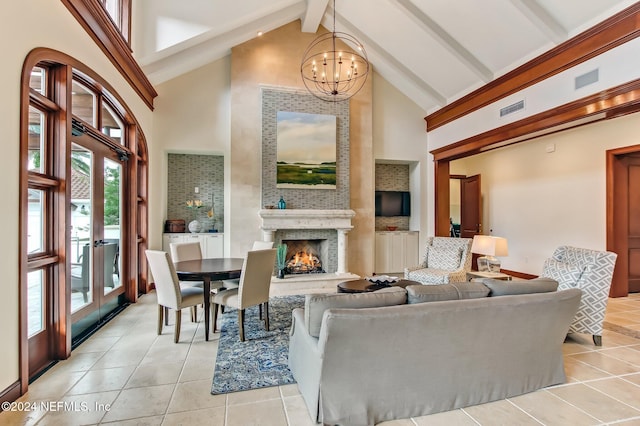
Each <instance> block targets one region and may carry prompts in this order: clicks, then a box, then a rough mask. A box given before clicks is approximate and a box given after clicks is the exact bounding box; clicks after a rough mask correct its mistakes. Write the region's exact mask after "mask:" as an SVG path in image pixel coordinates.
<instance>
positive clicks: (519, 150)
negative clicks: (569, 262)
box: [451, 114, 640, 275]
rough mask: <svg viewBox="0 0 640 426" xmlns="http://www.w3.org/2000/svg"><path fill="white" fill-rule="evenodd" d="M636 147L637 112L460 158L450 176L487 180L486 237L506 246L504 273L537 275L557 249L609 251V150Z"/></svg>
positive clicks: (484, 184) (639, 137) (639, 132)
mask: <svg viewBox="0 0 640 426" xmlns="http://www.w3.org/2000/svg"><path fill="white" fill-rule="evenodd" d="M637 144H640V115H639V114H633V115H628V116H625V117H621V118H617V119H613V120H609V121H604V122H600V123H595V124H590V125H585V126H582V127H578V128H574V129H571V130H567V131H564V132H560V133H556V134H553V135H549V136H545V137H541V138H537V139H535V140H532V141H528V142H522V143H520V144H518V145H513V146H511V147H507V148H503V149H499V150H496V151H491V152H488V153H485V154H480V155H476V156H474V157H470V158H468V159H464V160H458V161H455V162H452V163H451V165H452V167H451V173H453V174H466V175H473V174H476V173H480V174H481V175H482V200H483V216H484V230H485V233H489V231H492V232H491V234H493V235H496V236H501V237H506V238H507V239H508V242H509V256H508V257H505V258H503V259H502V267H503V268H504V269H509V270H514V271H520V272H526V273H531V274H536V275H537V274H539V273H540V272H541V271H542V265H543V262H544V260H545V259H546V258H548V257H549V256H550V255H551V254H552V253H553V250H554V249H555V248H556V247H557V246H559V245H565V244H567V245H574V246H578V247H585V248H591V249H597V250H603V249H606V199H605V196H606V173H605V171H606V164H605V152H606V150H608V149H613V148H618V147H623V146H630V145H637ZM547 150H554V151H553V152H547Z"/></svg>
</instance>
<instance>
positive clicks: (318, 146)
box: [276, 111, 336, 189]
mask: <svg viewBox="0 0 640 426" xmlns="http://www.w3.org/2000/svg"><path fill="white" fill-rule="evenodd" d="M277 122H278V123H277V132H278V136H277V145H278V152H277V178H276V187H277V188H305V189H336V117H335V116H334V115H326V114H306V113H302V112H287V111H278V113H277Z"/></svg>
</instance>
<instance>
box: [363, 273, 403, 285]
mask: <svg viewBox="0 0 640 426" xmlns="http://www.w3.org/2000/svg"><path fill="white" fill-rule="evenodd" d="M365 279H366V280H367V281H370V282H372V283H374V284H381V285H391V284H393V283H395V282H398V281H399V280H400V278H398V277H390V276H388V275H374V276H372V277H366V278H365Z"/></svg>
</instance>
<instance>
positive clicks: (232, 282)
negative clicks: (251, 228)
mask: <svg viewBox="0 0 640 426" xmlns="http://www.w3.org/2000/svg"><path fill="white" fill-rule="evenodd" d="M270 248H273V241H254V242H253V247H251V250H267V249H270ZM239 285H240V278H231V279H228V280H223V281H222V287H224V288H225V289H227V290H229V289H232V288H238V286H239Z"/></svg>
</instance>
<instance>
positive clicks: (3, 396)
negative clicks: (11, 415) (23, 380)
mask: <svg viewBox="0 0 640 426" xmlns="http://www.w3.org/2000/svg"><path fill="white" fill-rule="evenodd" d="M18 398H20V380H18V381H16V382H14V383H13V384H11V385H10V386H9V387H7V388H6V389H5V390H3V391H2V392H1V393H0V402H13V401H15V400H16V399H18ZM0 411H4V410H2V409H1V408H0Z"/></svg>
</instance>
